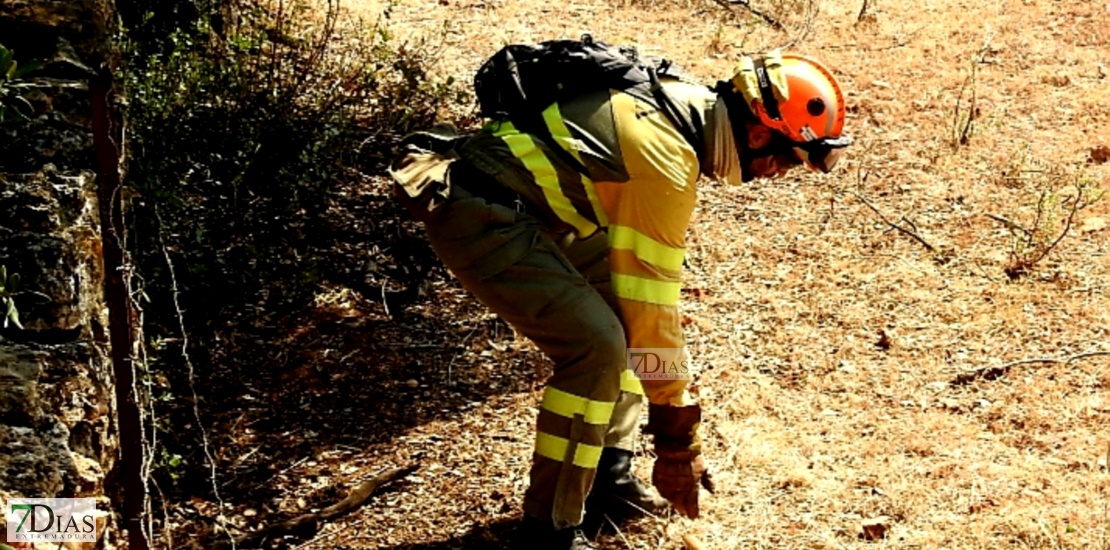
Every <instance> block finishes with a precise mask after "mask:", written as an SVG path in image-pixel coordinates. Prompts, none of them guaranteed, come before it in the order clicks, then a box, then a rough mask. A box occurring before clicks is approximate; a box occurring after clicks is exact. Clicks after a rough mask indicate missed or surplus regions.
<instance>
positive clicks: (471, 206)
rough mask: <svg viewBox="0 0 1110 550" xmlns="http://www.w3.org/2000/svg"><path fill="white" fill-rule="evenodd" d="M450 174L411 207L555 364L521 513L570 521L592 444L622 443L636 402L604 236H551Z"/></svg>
mask: <svg viewBox="0 0 1110 550" xmlns="http://www.w3.org/2000/svg"><path fill="white" fill-rule="evenodd" d="M453 183H454V184H453V185H448V186H447V187H446V188H445V189H443V188H441V189H440V194H441V195H442V196H444V197H445V200H443V201H442V202H441V203H440V204H438V205H436V206H435V207H434V209H433V210H432V211H429V209H427V208H421V209H414V210H416V211H415V212H414V214H415V215H417V217H418V218H420V219H421V220H422V221H423V222H424V225H425V228H426V230H427V234H428V239H429V241H430V242H431V245H432V248H433V249H434V250H435V251H436V254H437V255H438V256H439V258H440V259H441V260H442V261H443V262H444V264H445V265H446V266H447V268H448V269H450V271H451V272H452V274H454V276H455V277H456V278H457V279H458V280H459V282H460V283H461V284H462V286H463V287H464V288H466V289H467V290H468V291H469V292H471V293H472V294H473V295H474V296H475V297H476V298H477V299H478V300H479V301H480V302H482V303H483V304H485V305H486V306H487V307H488V308H490V310H492V311H494V312H495V313H497V314H498V315H499V316H500V317H501V318H503V319H504V320H505V321H507V322H508V323H509V324H511V325H512V326H513V328H514V329H515V330H516V331H517V332H519V333H520V334H523V335H524V336H526V337H528V338H529V339H530V340H532V341H533V342H534V343H535V344H536V346H538V347H539V348H540V349H541V350H542V351H543V352H544V353H545V354H546V355H547V356H548V357H550V358H551V359H552V360H553V361H554V363H555V369H554V374H553V375H552V376H551V378H550V379H549V380H548V381H547V385H546V388H545V389H544V395H543V400H542V402H541V403H540V410H539V415H538V418H537V419H536V444H535V451H534V453H533V463H532V470H531V474H530V478H531V479H530V486H529V488H528V490H527V492H526V493H525V497H524V511H525V513H527V514H528V515H530V516H533V517H536V518H539V519H542V520H548V521H550V522H551V523H552V525H553V526H554V528H556V529H562V528H566V527H571V526H575V525H578V524H579V523H581V522H582V519H583V516H584V503H585V500H586V496H587V494H588V493H589V491H590V487H591V485H592V483H593V480H594V476H595V474H596V473H597V465H598V460H599V458H600V455H601V450H602V449H603V448H604V447H619V448H622V449H626V450H632V448H633V445H634V443H635V439H636V428H637V426H638V420H639V416H640V410H641V407H642V402H643V390H642V388H641V387H640V385H639V382H638V381H637V380H635V377H634V376H632V377H629V376H628V374H629V373H630V372H631V371H627V369H626V364H627V363H626V357H625V353H626V341H625V334H624V329H623V327H622V325H621V320H620V315H619V313H618V310H617V300H616V297H615V295H614V294H613V293H612V291H611V289H610V281H609V279H610V275H609V262H608V255H609V249H608V241H607V237H606V235H605V233H604V231H598V232H597V233H596V234H594V235H593V236H592V237H590V238H587V239H582V240H575V239H568V238H562V239H559V242H558V243H557V242H556V240H555V238H553V235H552V234H550V233H549V232H548V230H547V229H546V228H545V227H544V226H543V225H542V224H541V222H540V221H539V220H538V219H537V218H535V217H533V216H531V215H529V214H527V213H525V212H518V211H516V210H514V209H513V208H510V207H507V206H504V205H502V204H497V203H491V202H489V201H487V200H486V199H484V198H482V197H479V196H475V195H473V194H471V193H470V192H467V191H466V190H465V189H466V188H468V185H467V182H466V181H460V182H453ZM469 188H471V189H474V188H476V187H469ZM410 211H411V210H410Z"/></svg>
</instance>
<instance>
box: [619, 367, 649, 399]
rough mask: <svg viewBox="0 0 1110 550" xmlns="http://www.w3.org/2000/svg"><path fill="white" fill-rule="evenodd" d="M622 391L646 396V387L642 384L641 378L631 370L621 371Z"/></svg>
mask: <svg viewBox="0 0 1110 550" xmlns="http://www.w3.org/2000/svg"><path fill="white" fill-rule="evenodd" d="M621 391H623V392H627V393H634V394H636V395H644V385H643V384H641V383H640V378H639V377H638V376H636V373H635V372H632V370H631V369H624V370H622V371H621Z"/></svg>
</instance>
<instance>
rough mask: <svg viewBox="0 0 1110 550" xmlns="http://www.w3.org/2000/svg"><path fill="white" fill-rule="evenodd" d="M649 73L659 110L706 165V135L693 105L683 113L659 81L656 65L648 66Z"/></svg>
mask: <svg viewBox="0 0 1110 550" xmlns="http://www.w3.org/2000/svg"><path fill="white" fill-rule="evenodd" d="M669 65H670V62H669V61H664V64H663V65H662V66H661V67H660V72H663V73H666V71H667V68H668V66H669ZM645 70H646V71H647V73H648V78H650V79H651V95H652V97H654V98H655V101H656V103H658V104H659V110H660V111H663V114H664V115H665V116H666V117H667V119H668V120H670V121H671V124H674V125H675V128H677V129H678V132H679V133H680V134H682V137H683V138H684V139H685V140H686V142H687V143H689V144H690V147H693V148H694V152H695V153H697V155H698V165H699V166H701V167H704V166H705V140H704V138H703V136H704V135H705V134H704V132H703V130H704V127H703V126H702V124H701V121H700V120H699V119H698V116H697V114H696V113H694V112H693V107H692V106H691V107H690V112H688V113H686V114H683V112H682V110H681V109H680V108H679V107H678V104H677V103H675V100H674V98H672V97H671V96H670V94H668V93H667V91H666V90H664V89H663V84H662V82H660V81H659V75H658V74H657V71H656V69H655V68H654V67H647V68H646V69H645Z"/></svg>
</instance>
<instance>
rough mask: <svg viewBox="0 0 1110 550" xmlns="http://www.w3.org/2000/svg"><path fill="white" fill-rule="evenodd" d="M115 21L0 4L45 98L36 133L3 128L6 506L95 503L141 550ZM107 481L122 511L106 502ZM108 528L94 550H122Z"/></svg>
mask: <svg viewBox="0 0 1110 550" xmlns="http://www.w3.org/2000/svg"><path fill="white" fill-rule="evenodd" d="M112 14H113V4H112V0H0V44H3V45H4V46H5V47H7V48H9V49H11V50H13V51H14V53H15V58H16V60H17V61H20V62H23V63H26V62H30V61H33V60H39V61H44V62H47V65H46V66H45V67H44V68H43V69H41V70H39V71H37V72H35V73H33V74H31V75H28V77H27V78H29V79H31V78H33V79H36V80H37V81H38V82H39V83H41V84H43V85H44V86H45V87H40V88H37V89H35V90H32V91H28V92H26V93H25V94H24V96H25V97H26V98H27V99H28V100H29V101H30V102H31V103H32V104H33V105H34V107H35V112H34V113H33V114H32V115H31V117H30V118H31V120H29V121H27V122H4V123H0V265H4V266H6V267H7V269H8V271H9V272H13V273H18V274H19V275H20V276H21V279H22V284H21V287H22V290H24V292H23V293H20V294H16V295H15V297H14V299H15V303H16V305H17V307H18V309H19V311H20V316H21V318H22V321H23V325H24V328H23V329H17V328H14V327H9V328H7V329H0V449H3V451H0V500H6V499H7V498H11V497H27V498H48V497H95V498H97V509H98V510H99V511H101V512H108V511H112V510H115V511H122V513H123V516H124V520H125V523H124V527H125V528H129V536H128V540H129V541H130V547H131V548H133V549H135V550H142V549H145V547H146V540H145V537H144V536H143V534H142V530H141V529H137V528H136V527H137V526H138V523H137V522H138V520H139V519H140V517H141V514H142V506H143V504H142V499H141V497H142V491H143V486H142V484H141V479H140V478H138V477H137V476H138V475H139V471H140V467H141V460H142V454H141V447H139V446H137V444H138V443H139V442H141V434H142V431H141V429H140V427H139V425H138V415H137V413H138V410H137V408H136V404H135V402H134V396H133V394H132V393H131V391H130V388H131V385H132V381H131V380H130V379H127V378H119V379H117V376H118V373H120V372H122V373H123V374H124V375H127V376H129V375H130V373H131V369H132V364H131V359H132V357H133V343H134V338H135V337H136V333H135V326H134V321H133V314H132V312H131V306H130V302H129V297H128V295H127V294H128V291H127V289H126V280H125V276H126V270H125V269H124V267H125V256H124V253H123V249H122V247H121V245H122V243H121V242H120V240H119V238H120V233H119V230H120V229H122V223H121V218H120V216H121V215H122V210H121V209H120V203H119V202H118V201H119V200H120V199H119V196H120V193H119V184H120V167H121V162H122V160H121V152H120V148H119V147H120V143H121V135H122V132H120V130H119V128H120V124H119V117H118V116H117V115H116V114H115V109H114V108H113V107H112V80H111V75H112V72H113V68H114V67H113V54H112V49H111V46H110V36H111V22H112V21H113V15H112ZM104 192H107V193H108V198H107V199H105V198H104V197H105V195H104V194H103V193H104ZM106 275H107V277H106ZM113 360H114V361H115V366H116V368H117V371H116V372H114V371H113ZM117 383H118V384H119V386H120V389H121V390H123V391H120V392H118V393H117V391H116V387H117ZM117 404H118V405H117ZM121 413H123V414H122V416H121ZM117 417H118V418H119V423H118V424H117V422H116V418H117ZM121 441H122V442H123V445H122V449H123V450H122V452H121ZM109 477H111V478H113V482H112V483H109V485H118V486H121V487H123V492H124V498H122V499H116V500H122V501H123V502H117V501H113V498H111V497H109V496H107V495H106V491H105V485H106V483H105V481H106V479H107V478H109ZM136 479H138V480H139V485H138V486H137V487H133V486H131V484H132V483H134V481H135V480H136ZM136 491H139V493H138V495H136V493H135V492H136ZM136 496H137V497H139V500H138V501H137V502H136V501H135V500H134V499H135V498H136ZM114 523H115V522H113V521H111V519H110V517H109V516H108V515H107V514H105V518H104V521H103V525H102V529H101V530H100V532H101V537H100V542H99V543H98V545H99V546H100V547H105V548H110V547H114V546H116V545H117V544H118V542H119V540H118V538H119V537H118V536H117V535H115V534H114V533H113V527H112V526H113V524H114ZM135 532H137V535H138V537H137V538H136V536H135V535H136V533H135Z"/></svg>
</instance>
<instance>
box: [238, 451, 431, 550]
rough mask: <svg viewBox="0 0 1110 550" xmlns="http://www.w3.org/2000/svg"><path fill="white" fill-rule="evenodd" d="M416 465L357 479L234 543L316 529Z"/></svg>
mask: <svg viewBox="0 0 1110 550" xmlns="http://www.w3.org/2000/svg"><path fill="white" fill-rule="evenodd" d="M418 468H420V466H417V465H413V466H405V467H400V468H393V469H390V470H386V471H384V472H382V473H380V474H378V475H376V476H374V477H372V478H370V479H368V480H366V481H364V482H362V483H360V484H359V485H358V487H355V489H354V490H352V491H351V492H350V493H349V494H347V497H346V498H344V499H343V500H341V501H339V502H337V503H335V504H332V505H331V506H328V507H327V508H324V509H323V510H320V511H319V512H314V513H309V514H304V515H302V516H297V517H295V518H293V519H290V520H286V521H283V522H281V523H275V524H271V525H268V526H266V527H264V528H262V529H259V530H258V531H255V532H253V533H250V534H248V535H245V536H242V537H240V538H239V539H237V540H235V541H234V543H233V544H237V545H239V546H241V547H243V548H248V547H255V546H258V545H261V544H262V543H264V542H266V541H267V540H273V539H275V538H277V537H282V536H285V535H290V534H301V533H316V532H317V530H319V528H320V524H321V523H323V522H326V521H330V520H333V519H335V518H337V517H339V516H342V515H345V514H348V513H350V512H352V511H354V510H356V509H357V508H359V507H361V506H362V505H363V504H366V501H367V500H369V499H370V497H371V496H373V495H374V493H376V492H377V491H378V490H379V489H381V488H383V487H386V486H388V485H390V484H392V483H395V482H396V481H398V480H400V479H402V478H404V477H406V476H408V475H409V474H411V473H413V472H415V471H416V470H417V469H418ZM217 548H218V549H219V550H225V549H226V548H228V543H227V542H224V543H223V544H221V545H217Z"/></svg>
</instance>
